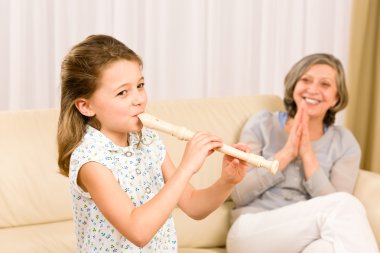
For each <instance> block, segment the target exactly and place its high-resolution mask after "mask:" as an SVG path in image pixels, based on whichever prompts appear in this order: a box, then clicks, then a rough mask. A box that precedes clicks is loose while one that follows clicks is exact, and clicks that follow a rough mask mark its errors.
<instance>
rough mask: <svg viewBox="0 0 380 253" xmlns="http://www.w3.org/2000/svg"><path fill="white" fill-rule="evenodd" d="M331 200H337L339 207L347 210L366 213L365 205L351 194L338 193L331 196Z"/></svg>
mask: <svg viewBox="0 0 380 253" xmlns="http://www.w3.org/2000/svg"><path fill="white" fill-rule="evenodd" d="M330 196H331V198H334V199H335V202H336V204H337V205H339V206H341V207H342V208H344V209H345V210H347V211H349V210H351V211H357V212H360V213H365V208H364V206H363V204H362V203H361V202H360V200H359V199H357V198H356V197H355V196H353V195H352V194H350V193H347V192H336V193H333V194H330Z"/></svg>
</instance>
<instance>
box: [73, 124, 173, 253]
mask: <svg viewBox="0 0 380 253" xmlns="http://www.w3.org/2000/svg"><path fill="white" fill-rule="evenodd" d="M138 142H139V136H138V134H137V133H130V134H129V143H130V145H129V146H128V147H120V146H117V145H115V144H114V143H112V141H111V140H109V139H108V138H107V137H106V136H105V135H103V134H102V133H101V132H100V131H98V130H96V129H95V128H93V127H91V126H87V128H86V133H85V135H84V137H83V140H82V142H81V144H80V145H79V146H78V147H77V148H76V149H75V150H74V152H73V154H72V155H71V160H70V173H69V178H70V189H71V194H72V200H73V213H74V223H75V231H76V237H77V247H78V251H79V252H86V253H87V252H165V253H166V252H177V237H176V232H175V227H174V221H173V217H172V216H170V217H169V219H168V220H167V221H166V222H165V224H164V225H163V226H162V227H161V229H160V230H159V231H158V232H157V234H156V235H155V236H154V237H153V239H152V240H151V241H150V242H149V243H148V244H147V245H145V246H144V247H143V248H140V247H137V246H135V245H134V244H133V243H131V242H130V241H128V240H127V239H126V238H125V237H124V236H122V235H121V234H120V233H119V232H118V231H117V230H116V229H115V228H114V227H113V226H112V225H111V224H110V223H109V222H108V221H107V220H106V219H105V217H104V216H103V214H102V213H101V212H100V211H99V209H98V208H97V206H96V205H95V203H94V201H93V200H92V198H91V196H90V195H89V193H87V192H84V191H83V190H82V189H81V188H80V187H79V186H78V184H77V176H78V171H79V170H80V168H81V167H82V166H83V165H84V164H85V163H87V162H90V161H93V162H98V163H100V164H102V165H104V166H105V167H107V168H108V169H109V170H110V171H111V172H112V173H113V175H114V176H115V178H116V179H117V181H118V182H119V184H120V187H122V188H123V189H124V191H125V192H126V193H127V194H128V196H129V197H130V199H131V201H132V203H133V204H134V205H135V206H136V207H138V206H141V205H143V204H144V203H146V202H147V201H149V200H150V199H152V198H153V197H154V196H155V195H156V194H157V193H158V192H159V191H160V189H161V188H162V187H163V185H164V179H163V176H162V171H161V165H162V162H163V160H164V158H165V154H166V151H165V146H164V144H163V143H162V142H161V140H160V139H159V137H158V135H157V134H156V133H155V132H154V131H152V130H151V129H147V128H143V129H142V140H141V143H140V144H139V145H138ZM110 197H111V198H112V196H110Z"/></svg>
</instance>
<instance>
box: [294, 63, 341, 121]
mask: <svg viewBox="0 0 380 253" xmlns="http://www.w3.org/2000/svg"><path fill="white" fill-rule="evenodd" d="M336 74H337V73H336V70H335V69H334V68H332V67H330V66H329V65H326V64H316V65H313V66H312V67H311V68H310V69H309V70H307V71H306V72H305V74H303V75H302V76H301V78H300V79H299V81H298V82H297V84H296V86H295V89H294V92H293V99H294V101H295V103H296V105H297V108H301V106H302V107H303V108H304V109H305V111H306V113H308V115H309V116H310V118H311V119H312V118H317V119H320V120H322V121H323V118H324V117H325V114H326V112H327V111H328V109H329V108H331V107H333V106H334V105H335V104H336V103H337V102H338V90H337V84H336Z"/></svg>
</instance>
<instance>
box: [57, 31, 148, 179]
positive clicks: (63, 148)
mask: <svg viewBox="0 0 380 253" xmlns="http://www.w3.org/2000/svg"><path fill="white" fill-rule="evenodd" d="M120 59H125V60H128V61H135V62H137V63H138V64H139V65H140V66H141V67H142V60H141V59H140V57H139V56H138V55H137V54H136V53H135V52H133V51H132V50H131V49H129V48H128V47H127V46H125V45H124V44H123V43H122V42H120V41H118V40H116V39H115V38H113V37H111V36H108V35H91V36H89V37H87V38H86V39H85V40H84V41H82V42H80V43H79V44H77V45H75V46H74V47H73V48H72V49H71V50H70V52H69V53H68V54H67V55H66V56H65V58H64V60H63V62H62V65H61V108H60V115H59V121H58V131H57V141H58V166H59V168H60V173H61V174H63V175H65V176H68V175H69V165H70V157H71V154H72V152H73V151H74V150H75V148H76V147H77V146H78V145H79V143H80V141H81V140H82V138H83V136H84V133H85V129H86V124H90V125H91V126H93V127H95V128H96V129H98V130H99V129H100V127H101V125H100V122H99V121H98V120H96V119H95V117H91V118H89V117H86V116H84V115H82V114H81V113H80V112H79V111H78V109H77V108H76V106H75V101H76V100H77V99H78V98H90V97H91V95H92V94H93V93H94V92H95V90H96V89H97V85H98V82H97V80H98V78H99V76H100V74H101V71H102V70H103V68H105V67H106V66H107V65H108V64H111V63H113V62H115V61H117V60H120Z"/></svg>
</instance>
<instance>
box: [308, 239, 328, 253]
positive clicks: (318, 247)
mask: <svg viewBox="0 0 380 253" xmlns="http://www.w3.org/2000/svg"><path fill="white" fill-rule="evenodd" d="M321 252H322V253H334V252H335V251H334V245H333V244H332V243H331V242H329V241H326V240H323V239H319V240H315V241H314V242H312V243H310V244H309V245H307V246H306V248H305V249H304V250H303V251H302V253H321Z"/></svg>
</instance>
